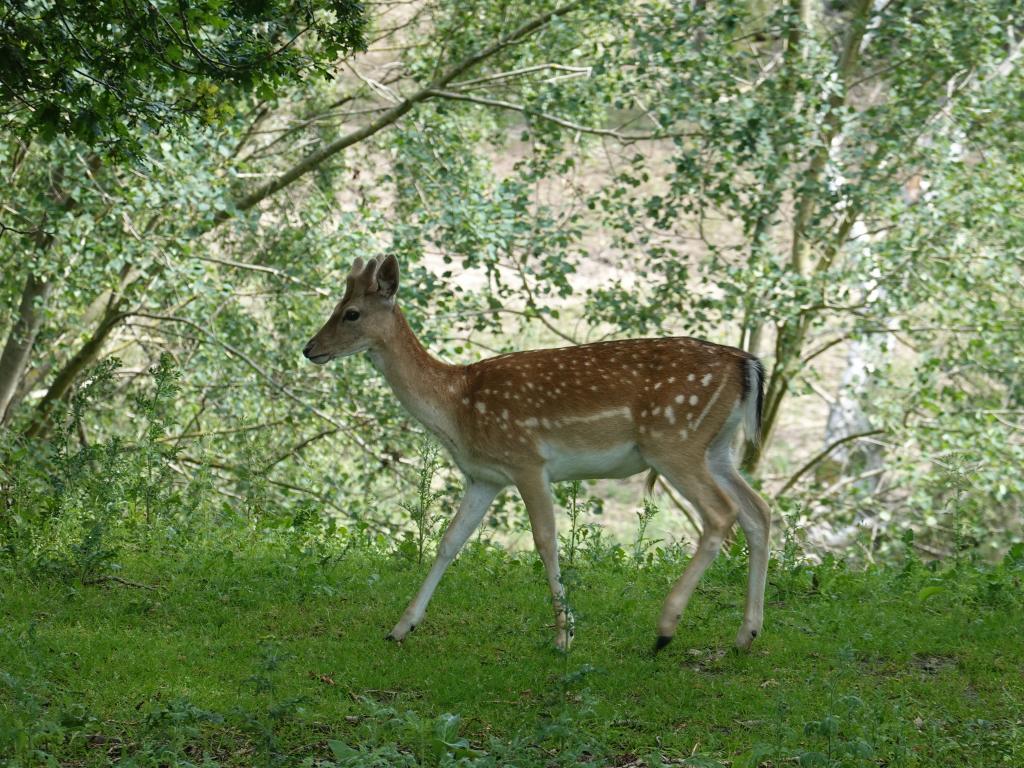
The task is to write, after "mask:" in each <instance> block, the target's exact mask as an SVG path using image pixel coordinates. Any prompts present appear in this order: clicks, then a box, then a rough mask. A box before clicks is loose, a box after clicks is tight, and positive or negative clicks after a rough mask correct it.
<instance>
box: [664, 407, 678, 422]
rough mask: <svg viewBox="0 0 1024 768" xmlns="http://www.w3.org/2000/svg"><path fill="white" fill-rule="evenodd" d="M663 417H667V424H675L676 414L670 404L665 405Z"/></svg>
mask: <svg viewBox="0 0 1024 768" xmlns="http://www.w3.org/2000/svg"><path fill="white" fill-rule="evenodd" d="M665 418H666V419H668V423H669V424H675V423H676V415H675V413H673V412H672V406H671V405H667V406H665Z"/></svg>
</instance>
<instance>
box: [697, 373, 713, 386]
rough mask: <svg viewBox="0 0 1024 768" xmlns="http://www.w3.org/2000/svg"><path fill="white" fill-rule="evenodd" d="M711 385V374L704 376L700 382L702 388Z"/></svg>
mask: <svg viewBox="0 0 1024 768" xmlns="http://www.w3.org/2000/svg"><path fill="white" fill-rule="evenodd" d="M710 383H711V374H710V373H708V374H705V375H704V378H702V379H701V380H700V385H701V386H702V387H706V386H707V385H708V384H710Z"/></svg>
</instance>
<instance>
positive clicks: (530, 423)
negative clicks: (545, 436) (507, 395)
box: [517, 416, 540, 427]
mask: <svg viewBox="0 0 1024 768" xmlns="http://www.w3.org/2000/svg"><path fill="white" fill-rule="evenodd" d="M517 423H518V424H519V426H520V427H536V426H537V425H538V424H539V423H540V422H539V421H537V419H535V418H534V417H533V416H531V417H530V418H528V419H523V420H522V421H519V422H517Z"/></svg>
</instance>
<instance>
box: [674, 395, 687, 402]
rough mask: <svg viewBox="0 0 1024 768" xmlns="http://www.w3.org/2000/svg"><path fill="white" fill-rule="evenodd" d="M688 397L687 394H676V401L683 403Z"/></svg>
mask: <svg viewBox="0 0 1024 768" xmlns="http://www.w3.org/2000/svg"><path fill="white" fill-rule="evenodd" d="M685 399H686V395H676V402H677V403H682V402H683V400H685Z"/></svg>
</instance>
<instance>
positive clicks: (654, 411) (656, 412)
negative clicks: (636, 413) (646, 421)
mask: <svg viewBox="0 0 1024 768" xmlns="http://www.w3.org/2000/svg"><path fill="white" fill-rule="evenodd" d="M659 413H661V408H660V407H658V408H654V409H653V410H651V416H657V415H658V414H659Z"/></svg>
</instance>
